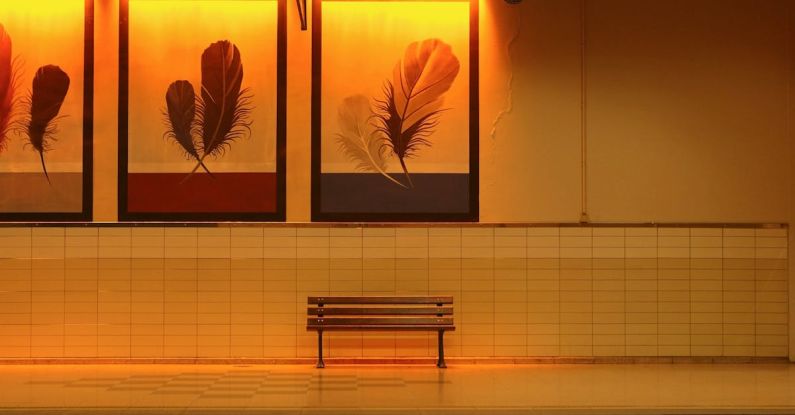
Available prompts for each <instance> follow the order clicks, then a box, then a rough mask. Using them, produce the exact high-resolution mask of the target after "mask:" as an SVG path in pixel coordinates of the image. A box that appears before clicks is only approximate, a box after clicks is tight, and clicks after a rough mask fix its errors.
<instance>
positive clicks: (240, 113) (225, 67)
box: [199, 40, 251, 157]
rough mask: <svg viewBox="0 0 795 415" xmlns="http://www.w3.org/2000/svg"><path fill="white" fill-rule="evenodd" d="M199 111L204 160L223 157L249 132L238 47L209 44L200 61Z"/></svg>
mask: <svg viewBox="0 0 795 415" xmlns="http://www.w3.org/2000/svg"><path fill="white" fill-rule="evenodd" d="M201 71H202V89H201V97H202V99H201V107H200V110H199V118H200V124H201V127H202V150H203V152H204V157H206V156H208V155H213V156H217V155H220V154H222V153H223V152H224V151H225V149H226V148H227V147H228V146H229V145H230V143H231V142H232V141H234V140H235V139H237V138H240V137H242V136H243V134H245V132H246V131H247V129H248V126H249V124H250V123H249V121H248V117H249V115H250V112H251V108H250V107H249V105H248V99H247V98H246V96H245V95H246V91H245V90H241V85H242V83H243V63H242V61H241V59H240V51H239V50H238V49H237V46H235V45H234V44H232V43H231V42H229V41H227V40H222V41H219V42H215V43H213V44H211V45H210V46H209V47H208V48H207V49H205V50H204V53H202V58H201Z"/></svg>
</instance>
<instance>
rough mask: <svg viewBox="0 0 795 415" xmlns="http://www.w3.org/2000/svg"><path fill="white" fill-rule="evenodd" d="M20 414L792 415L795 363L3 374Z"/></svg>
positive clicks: (4, 400) (0, 410) (9, 399)
mask: <svg viewBox="0 0 795 415" xmlns="http://www.w3.org/2000/svg"><path fill="white" fill-rule="evenodd" d="M17 413H18V414H35V415H44V414H47V415H50V414H69V415H71V414H105V413H113V414H147V415H166V414H207V415H210V414H213V415H214V414H237V413H243V414H249V413H257V414H267V415H276V414H281V415H286V414H289V415H338V414H372V415H395V414H421V415H466V414H497V415H509V414H510V415H513V414H539V413H541V414H564V413H565V414H616V413H619V414H635V413H642V414H725V413H731V414H747V413H752V414H773V413H795V365H792V364H788V363H776V364H583V365H569V364H540V365H485V364H480V365H453V366H451V367H450V368H448V369H446V370H439V369H437V368H436V367H434V366H430V365H417V366H410V365H391V366H372V365H371V366H368V365H358V366H341V365H335V366H334V367H329V368H326V369H323V370H318V369H315V368H314V367H312V366H310V365H282V366H279V365H272V366H269V365H251V366H243V365H238V366H233V365H165V364H160V365H148V364H135V365H121V364H118V365H0V415H5V414H17Z"/></svg>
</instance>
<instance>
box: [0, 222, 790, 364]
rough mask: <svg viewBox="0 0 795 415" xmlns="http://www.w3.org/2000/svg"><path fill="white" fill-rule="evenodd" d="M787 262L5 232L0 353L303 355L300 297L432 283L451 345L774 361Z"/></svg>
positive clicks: (333, 345) (677, 241) (397, 346)
mask: <svg viewBox="0 0 795 415" xmlns="http://www.w3.org/2000/svg"><path fill="white" fill-rule="evenodd" d="M786 267H787V230H786V229H785V228H776V229H761V228H688V227H659V228H657V227H628V228H607V227H535V226H531V227H520V226H515V227H495V226H471V227H468V226H466V227H461V228H459V227H445V226H440V227H365V228H356V227H325V226H267V225H265V226H258V225H252V226H240V227H236V226H231V227H198V228H197V227H129V228H128V227H67V228H60V227H33V228H29V227H5V228H0V358H11V357H21V358H29V357H56V358H60V357H120V358H129V357H133V358H137V357H147V358H152V357H255V358H256V357H290V358H291V357H311V356H313V355H314V353H315V347H316V337H315V335H314V334H312V333H307V332H306V330H305V318H306V297H307V296H308V295H315V294H332V295H336V294H352V295H360V294H372V295H376V294H382V295H391V294H429V293H430V294H451V295H453V296H454V297H455V313H456V314H455V320H456V326H457V331H455V332H453V333H450V334H449V335H448V336H447V337H446V340H447V348H446V350H447V353H448V354H449V355H451V356H466V357H490V356H786V355H787V341H788V339H787V335H788V330H787V312H788V297H787V270H786ZM330 337H331V338H330V347H328V348H327V350H328V352H329V355H330V356H355V357H360V356H363V357H368V356H373V357H375V356H377V357H401V356H433V355H435V348H436V341H435V337H434V336H433V335H430V334H419V335H417V334H392V333H365V334H359V333H349V334H339V335H332V336H330Z"/></svg>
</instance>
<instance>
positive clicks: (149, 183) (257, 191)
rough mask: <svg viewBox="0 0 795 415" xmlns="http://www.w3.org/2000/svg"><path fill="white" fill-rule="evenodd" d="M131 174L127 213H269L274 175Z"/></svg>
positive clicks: (272, 209)
mask: <svg viewBox="0 0 795 415" xmlns="http://www.w3.org/2000/svg"><path fill="white" fill-rule="evenodd" d="M186 176H187V174H186V173H130V174H129V175H128V176H127V177H128V182H127V186H128V187H127V196H128V198H127V206H128V207H127V209H128V212H131V213H138V212H142V213H144V212H146V213H149V212H152V213H270V212H275V211H276V173H214V174H213V176H210V175H209V174H206V173H201V174H194V175H192V176H191V177H190V178H189V179H187V180H185V181H184V182H183V180H184V179H185V177H186Z"/></svg>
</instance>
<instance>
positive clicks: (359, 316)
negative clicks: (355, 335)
mask: <svg viewBox="0 0 795 415" xmlns="http://www.w3.org/2000/svg"><path fill="white" fill-rule="evenodd" d="M307 303H308V304H309V307H308V308H307V315H308V317H307V328H309V329H318V330H319V329H369V328H372V329H389V328H394V329H395V330H401V329H405V330H411V329H423V328H427V329H445V328H452V327H453V318H452V315H453V307H452V304H453V297H449V296H429V297H418V296H414V297H309V298H308V299H307Z"/></svg>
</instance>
